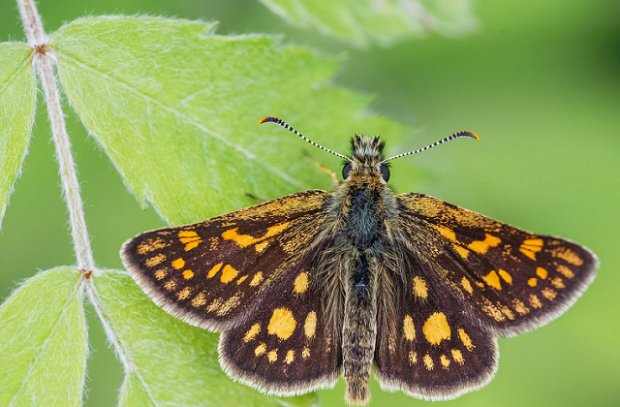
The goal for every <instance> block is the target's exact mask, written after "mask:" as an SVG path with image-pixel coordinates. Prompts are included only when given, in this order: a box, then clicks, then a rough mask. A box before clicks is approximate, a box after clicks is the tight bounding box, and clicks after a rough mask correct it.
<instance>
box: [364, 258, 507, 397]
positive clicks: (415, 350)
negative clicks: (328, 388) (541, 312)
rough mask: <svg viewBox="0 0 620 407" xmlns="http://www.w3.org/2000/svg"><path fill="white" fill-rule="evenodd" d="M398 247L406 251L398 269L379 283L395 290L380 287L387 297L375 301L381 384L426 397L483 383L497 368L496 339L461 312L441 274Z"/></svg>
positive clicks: (377, 365)
mask: <svg viewBox="0 0 620 407" xmlns="http://www.w3.org/2000/svg"><path fill="white" fill-rule="evenodd" d="M398 250H399V251H400V252H401V253H404V261H403V262H402V269H401V270H398V271H397V272H392V273H389V274H387V275H386V278H392V279H394V281H391V282H388V283H387V284H386V283H385V282H384V283H383V284H386V285H389V286H391V287H394V288H392V289H386V288H385V287H380V290H379V291H380V293H379V295H380V296H384V295H388V296H389V297H388V298H386V299H385V301H382V300H381V299H380V301H379V304H380V305H379V310H378V312H379V324H378V328H379V329H378V332H377V343H376V348H375V376H377V379H378V381H379V384H380V385H381V387H382V388H383V389H385V390H390V391H396V390H402V391H404V392H405V393H407V394H409V395H411V396H414V397H417V398H423V399H427V400H449V399H453V398H456V397H458V396H460V395H461V394H464V393H467V392H469V391H472V390H475V389H478V388H480V387H482V386H484V385H485V384H486V383H488V382H489V381H490V380H491V379H492V378H493V376H494V374H495V372H496V370H497V362H498V358H499V353H498V346H497V341H496V339H495V337H494V336H493V334H492V333H490V332H489V331H488V330H486V329H485V328H484V327H482V326H481V325H480V324H479V323H478V322H477V321H476V320H475V319H474V318H472V317H473V315H471V313H467V312H463V307H462V306H461V304H460V303H459V301H458V299H457V298H455V297H454V296H453V295H451V294H450V293H449V292H446V291H445V290H444V289H443V284H442V283H441V282H440V281H439V280H440V279H441V277H440V276H438V275H435V274H433V273H431V272H429V270H428V268H427V267H426V265H425V264H424V263H421V262H420V261H419V259H418V258H417V256H415V255H414V253H413V252H410V251H408V250H407V249H406V248H405V247H402V248H398ZM390 276H391V277H390ZM384 281H385V280H384ZM388 293H389V294H388Z"/></svg>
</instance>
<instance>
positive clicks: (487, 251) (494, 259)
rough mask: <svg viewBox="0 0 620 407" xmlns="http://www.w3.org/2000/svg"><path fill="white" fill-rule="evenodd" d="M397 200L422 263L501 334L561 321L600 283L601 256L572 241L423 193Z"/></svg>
mask: <svg viewBox="0 0 620 407" xmlns="http://www.w3.org/2000/svg"><path fill="white" fill-rule="evenodd" d="M398 201H399V206H400V209H401V222H400V223H401V225H402V228H403V230H404V231H405V232H406V234H407V236H408V241H409V244H410V245H415V246H417V249H416V251H417V252H418V253H419V258H420V261H422V262H424V263H425V264H426V265H427V267H428V268H429V270H431V272H433V273H434V274H436V275H440V276H442V279H441V280H440V281H439V283H440V284H441V285H442V286H443V287H444V289H446V290H448V291H449V292H451V293H452V294H453V295H455V296H456V298H458V299H459V300H461V303H462V305H463V306H464V307H465V308H466V309H468V310H470V311H472V312H474V313H475V314H476V316H477V317H478V318H479V319H480V320H481V321H482V323H483V324H484V325H485V326H487V327H489V328H490V329H492V330H493V332H494V333H496V334H498V335H500V336H511V335H516V334H518V333H521V332H526V331H530V330H532V329H534V328H537V327H539V326H542V325H544V324H545V323H547V322H549V321H551V320H552V319H555V318H557V317H558V316H559V315H560V314H561V313H563V312H564V311H565V310H566V309H568V307H570V305H572V303H574V301H576V300H577V298H578V297H579V295H580V294H581V293H582V292H583V291H584V290H585V289H586V287H587V286H588V285H589V284H590V283H591V282H592V280H593V279H594V276H595V269H596V265H597V259H596V256H594V254H593V253H592V252H591V251H589V250H588V249H587V248H585V247H583V246H580V245H578V244H575V243H573V242H570V241H567V240H564V239H559V238H555V237H551V236H541V235H535V234H532V233H529V232H526V231H523V230H521V229H518V228H515V227H512V226H509V225H506V224H503V223H500V222H498V221H495V220H493V219H490V218H487V217H485V216H482V215H480V214H477V213H475V212H472V211H469V210H466V209H463V208H459V207H457V206H455V205H452V204H448V203H446V202H443V201H441V200H438V199H436V198H433V197H430V196H426V195H422V194H416V193H409V194H402V195H399V196H398Z"/></svg>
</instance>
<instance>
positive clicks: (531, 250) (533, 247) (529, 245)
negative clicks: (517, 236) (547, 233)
mask: <svg viewBox="0 0 620 407" xmlns="http://www.w3.org/2000/svg"><path fill="white" fill-rule="evenodd" d="M542 247H543V240H542V239H525V240H524V241H523V243H522V244H521V246H520V247H519V251H520V252H521V253H523V254H524V255H525V256H527V257H529V258H530V259H532V260H536V253H538V252H539V251H541V250H542Z"/></svg>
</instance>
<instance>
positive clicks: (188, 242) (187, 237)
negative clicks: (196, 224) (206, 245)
mask: <svg viewBox="0 0 620 407" xmlns="http://www.w3.org/2000/svg"><path fill="white" fill-rule="evenodd" d="M179 241H180V242H181V243H183V244H184V245H185V251H186V252H188V251H190V250H192V249H195V248H196V247H198V245H199V244H200V243H202V239H201V238H200V236H198V233H196V232H194V231H193V230H180V231H179Z"/></svg>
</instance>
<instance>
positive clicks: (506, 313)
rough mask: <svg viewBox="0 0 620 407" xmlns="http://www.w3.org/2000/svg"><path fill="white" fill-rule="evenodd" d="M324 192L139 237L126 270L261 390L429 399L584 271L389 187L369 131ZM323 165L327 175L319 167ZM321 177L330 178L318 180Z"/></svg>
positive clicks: (531, 241)
mask: <svg viewBox="0 0 620 407" xmlns="http://www.w3.org/2000/svg"><path fill="white" fill-rule="evenodd" d="M260 122H261V123H263V122H274V123H277V124H279V125H281V126H283V127H285V128H286V129H288V130H290V131H292V132H294V133H295V134H297V135H298V136H300V137H301V138H303V139H304V140H306V141H307V142H309V143H311V144H313V145H314V146H316V147H319V148H321V149H323V150H325V151H328V152H330V153H332V154H335V155H337V156H339V157H341V158H343V159H344V160H345V165H344V170H343V178H344V181H342V182H340V183H338V182H337V180H336V183H337V185H336V186H335V188H334V190H333V191H332V192H326V191H321V190H310V191H305V192H299V193H296V194H293V195H289V196H286V197H283V198H280V199H276V200H274V201H270V202H265V203H261V204H258V205H256V206H253V207H250V208H247V209H242V210H239V211H236V212H233V213H229V214H227V215H223V216H219V217H217V218H213V219H210V220H206V221H204V222H201V223H196V224H193V225H187V226H180V227H170V228H164V229H159V230H154V231H151V232H146V233H143V234H141V235H139V236H137V237H135V238H134V239H131V240H129V241H128V242H127V243H125V245H124V246H123V248H122V252H121V253H122V257H123V260H124V263H125V265H126V266H127V269H128V270H129V272H130V273H131V275H132V276H133V277H134V279H135V280H136V281H137V282H138V284H139V285H140V286H141V287H142V288H143V289H144V291H145V292H146V293H147V294H148V295H149V296H150V297H151V298H152V299H153V300H154V301H155V303H157V304H158V305H159V306H160V307H162V308H163V309H164V310H166V311H167V312H169V313H170V314H172V315H174V316H176V317H178V318H181V319H182V320H184V321H186V322H188V323H190V324H193V325H196V326H199V327H202V328H206V329H209V330H211V331H215V332H221V333H222V335H221V337H220V344H219V353H220V363H221V365H222V368H223V369H224V370H225V371H226V372H227V373H228V374H229V375H230V376H231V377H233V378H234V379H237V380H239V381H241V382H242V383H245V384H247V385H250V386H253V387H255V388H257V389H259V390H261V391H264V392H267V393H270V394H276V395H295V394H301V393H306V392H309V391H311V390H314V389H319V388H326V387H333V386H334V384H335V383H336V381H337V380H338V378H339V376H340V375H341V374H343V375H344V378H345V380H346V384H347V386H346V395H345V399H346V400H347V401H348V402H349V403H352V404H365V403H367V402H368V401H369V400H370V393H369V390H368V380H369V378H370V371H371V368H372V367H374V372H375V376H376V377H377V380H378V381H379V384H380V385H381V387H382V388H383V389H386V390H392V391H393V390H403V391H404V392H406V393H407V394H409V395H411V396H414V397H418V398H423V399H428V400H445V399H451V398H455V397H458V396H459V395H461V394H464V393H466V392H469V391H472V390H475V389H478V388H480V387H482V386H484V385H486V384H487V383H488V382H489V381H490V380H491V379H492V377H493V375H494V374H495V371H496V370H497V362H498V355H499V354H498V345H497V339H496V338H497V337H503V336H513V335H517V334H519V333H523V332H527V331H530V330H532V329H535V328H537V327H539V326H542V325H544V324H546V323H547V322H549V321H551V320H552V319H554V318H557V317H558V316H559V315H560V314H562V313H563V312H564V311H566V309H567V308H568V307H570V306H571V305H572V304H573V303H574V302H575V301H576V300H577V298H578V297H579V295H580V294H581V293H582V292H583V291H584V290H585V289H586V287H587V286H588V285H589V284H590V283H591V282H592V280H593V279H594V276H595V269H596V267H597V264H598V260H597V258H596V256H595V255H594V253H592V252H591V251H590V250H588V249H587V248H585V247H583V246H580V245H578V244H575V243H573V242H570V241H568V240H564V239H559V238H556V237H551V236H541V235H536V234H532V233H529V232H526V231H523V230H521V229H517V228H515V227H512V226H508V225H506V224H503V223H500V222H498V221H495V220H493V219H490V218H487V217H484V216H482V215H479V214H477V213H475V212H471V211H469V210H466V209H463V208H459V207H457V206H455V205H452V204H449V203H446V202H443V201H440V200H438V199H436V198H433V197H430V196H427V195H422V194H418V193H405V194H401V195H395V194H394V192H392V190H391V189H390V187H389V186H388V185H387V181H388V178H389V168H388V166H387V162H389V161H391V160H393V159H395V158H399V157H402V156H405V155H410V154H414V153H417V152H420V151H423V150H426V149H428V148H431V147H434V146H436V145H438V144H441V143H443V142H445V141H450V140H452V139H456V138H460V137H470V138H475V139H478V136H477V135H476V134H475V133H472V132H468V131H464V132H459V133H456V134H454V135H452V136H450V137H447V138H445V139H443V140H440V141H438V142H436V143H434V144H432V145H430V146H427V147H425V148H422V149H419V150H415V151H411V152H409V153H405V154H400V155H397V156H395V157H391V158H388V159H385V158H384V157H383V143H382V142H381V141H380V139H379V137H372V138H371V137H362V136H355V138H354V139H353V143H352V144H353V153H352V156H351V157H346V156H344V155H342V154H338V153H336V152H334V151H332V150H329V149H327V148H325V147H323V146H320V145H318V144H316V143H314V142H313V141H311V140H309V139H307V138H306V137H304V136H303V135H302V134H300V133H299V132H297V131H296V130H294V129H293V128H291V127H290V126H289V125H287V124H286V123H284V122H283V121H281V120H280V119H277V118H274V117H266V118H264V119H262V120H261V121H260ZM332 175H333V173H332ZM334 178H335V175H334Z"/></svg>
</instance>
